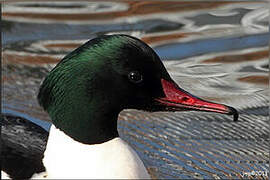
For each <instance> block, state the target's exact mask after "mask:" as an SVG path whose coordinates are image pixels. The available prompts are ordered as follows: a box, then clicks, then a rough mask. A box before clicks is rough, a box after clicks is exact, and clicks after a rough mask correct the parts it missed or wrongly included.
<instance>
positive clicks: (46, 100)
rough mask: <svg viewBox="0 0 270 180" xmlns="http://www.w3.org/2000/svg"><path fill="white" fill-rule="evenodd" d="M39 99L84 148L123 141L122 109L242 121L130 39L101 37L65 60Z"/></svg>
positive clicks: (47, 83) (46, 81)
mask: <svg viewBox="0 0 270 180" xmlns="http://www.w3.org/2000/svg"><path fill="white" fill-rule="evenodd" d="M38 100H39V103H40V105H41V106H42V107H43V108H44V110H45V111H47V112H48V114H49V115H50V117H51V119H52V121H53V124H54V125H55V126H56V127H57V128H59V129H60V130H62V131H64V132H65V133H66V134H67V135H69V136H70V137H72V138H73V139H75V140H77V141H79V142H82V143H85V144H97V143H103V142H106V141H108V140H110V139H113V138H115V137H118V132H117V118H118V114H119V113H120V111H122V110H123V109H138V110H146V111H152V112H153V111H188V110H196V111H209V112H216V113H222V114H228V115H234V120H237V118H238V113H237V111H236V110H235V109H234V108H232V107H229V106H226V105H222V104H217V103H212V102H208V101H204V100H202V99H200V98H198V97H195V96H193V95H191V94H190V93H188V92H186V91H184V90H183V89H181V88H180V87H179V86H178V85H177V84H176V83H175V82H174V81H173V80H172V78H171V77H170V75H169V74H168V72H167V71H166V69H165V67H164V65H163V64H162V62H161V60H160V58H159V57H158V55H157V54H156V53H155V52H154V51H153V49H151V48H150V47H149V46H148V45H147V44H145V43H144V42H142V41H140V40H139V39H137V38H134V37H131V36H127V35H106V36H100V37H98V38H95V39H92V40H90V41H88V42H86V43H85V44H83V45H82V46H80V47H79V48H77V49H76V50H74V51H73V52H71V53H70V54H68V55H67V56H65V57H64V58H63V59H62V60H61V61H60V62H59V63H58V64H57V65H56V66H55V67H54V69H52V71H51V72H50V73H49V74H48V76H47V77H46V78H45V80H44V81H43V83H42V85H41V87H40V90H39V94H38Z"/></svg>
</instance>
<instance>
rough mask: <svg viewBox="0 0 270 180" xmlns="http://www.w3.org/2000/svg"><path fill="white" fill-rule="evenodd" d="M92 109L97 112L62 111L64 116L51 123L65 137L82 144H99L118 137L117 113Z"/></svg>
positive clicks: (54, 119)
mask: <svg viewBox="0 0 270 180" xmlns="http://www.w3.org/2000/svg"><path fill="white" fill-rule="evenodd" d="M82 106H83V105H82ZM93 109H97V110H96V111H94V110H88V111H87V110H83V109H81V111H80V110H77V111H76V112H77V113H76V112H74V111H72V109H64V111H65V112H64V114H65V116H61V117H56V118H53V123H54V125H55V126H56V127H57V128H59V129H60V130H62V131H63V132H64V133H65V134H66V135H68V136H70V137H71V138H73V139H74V140H76V141H78V142H81V143H84V144H100V143H103V142H106V141H109V140H111V139H113V138H115V137H119V135H118V131H117V118H118V112H117V111H112V112H105V111H103V110H102V108H97V107H95V108H93ZM69 112H70V113H69Z"/></svg>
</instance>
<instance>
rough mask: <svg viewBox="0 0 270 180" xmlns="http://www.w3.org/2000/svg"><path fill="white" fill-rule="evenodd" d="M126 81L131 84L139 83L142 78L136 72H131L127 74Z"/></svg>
mask: <svg viewBox="0 0 270 180" xmlns="http://www.w3.org/2000/svg"><path fill="white" fill-rule="evenodd" d="M128 79H129V80H130V81H131V82H133V83H136V84H137V83H140V82H142V81H143V76H142V75H141V74H140V73H139V72H138V71H131V72H130V73H129V74H128Z"/></svg>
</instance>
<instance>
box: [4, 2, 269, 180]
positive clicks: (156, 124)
mask: <svg viewBox="0 0 270 180" xmlns="http://www.w3.org/2000/svg"><path fill="white" fill-rule="evenodd" d="M268 20H269V3H267V2H263V1H256V2H254V1H253V2H252V1H246V2H243V1H241V2H240V1H234V2H231V1H164V0H162V1H161V0H160V1H158V0H157V1H138V0H117V1H103V0H96V1H9V2H5V3H3V4H2V26H1V27H2V89H3V90H2V112H3V113H9V114H13V115H17V116H21V117H25V118H27V119H29V120H31V121H33V122H35V123H37V124H39V125H41V126H43V127H44V128H45V129H48V128H49V126H50V124H49V121H50V119H49V117H48V115H47V114H46V113H45V112H44V111H43V110H42V109H41V108H40V107H39V105H38V103H37V100H36V95H37V92H38V88H39V85H40V83H41V81H42V79H43V78H44V77H45V76H46V74H47V73H48V72H49V71H50V70H51V69H52V68H53V67H54V66H55V65H56V63H57V62H58V61H59V60H60V59H61V58H63V57H64V56H65V55H66V54H67V53H69V52H70V51H72V50H73V49H75V48H76V47H78V46H80V45H81V44H83V43H84V42H86V41H88V40H89V39H91V38H94V37H96V36H98V35H101V34H115V33H123V34H129V35H132V36H136V37H138V38H140V39H142V40H143V41H145V42H146V43H147V44H149V45H150V46H151V47H153V48H154V50H155V51H156V52H157V54H158V55H159V56H160V58H161V59H162V61H163V63H164V65H165V66H166V68H167V70H168V71H169V73H170V74H171V76H172V78H173V79H174V80H175V81H176V82H177V83H178V84H179V85H180V87H182V88H184V89H185V90H187V91H189V92H190V93H192V94H194V95H197V96H199V97H201V98H204V99H207V100H211V101H215V102H219V103H223V104H227V105H230V106H233V107H235V108H237V109H238V110H239V112H240V117H239V122H236V123H235V122H233V121H232V117H229V116H226V115H220V114H213V113H205V112H179V113H147V112H140V111H135V110H125V111H123V112H121V114H120V117H119V121H118V130H119V133H120V136H121V137H122V138H123V139H124V140H126V141H127V142H128V143H129V144H130V145H131V146H132V147H133V148H134V149H135V150H136V151H137V153H138V154H139V156H140V157H141V158H142V159H143V162H144V163H145V165H146V167H147V169H148V170H149V172H150V173H151V175H152V177H154V178H163V179H168V178H182V179H202V178H204V179H214V178H215V179H220V178H221V179H241V178H261V179H264V178H265V179H268V177H269V172H268V168H269V125H268V124H269V106H268V105H269V101H268V100H269V91H268V87H269V61H268V59H269V38H270V34H269V30H268V28H269V23H268Z"/></svg>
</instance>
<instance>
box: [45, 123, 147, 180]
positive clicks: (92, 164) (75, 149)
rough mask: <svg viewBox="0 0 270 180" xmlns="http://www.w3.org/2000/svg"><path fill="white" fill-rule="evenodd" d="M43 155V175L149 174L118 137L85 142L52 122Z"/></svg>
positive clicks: (100, 175)
mask: <svg viewBox="0 0 270 180" xmlns="http://www.w3.org/2000/svg"><path fill="white" fill-rule="evenodd" d="M44 156H45V157H44V159H43V163H44V165H45V167H46V171H47V175H48V176H47V178H53V179H55V178H61V179H67V178H71V179H80V178H88V179H89V178H94V179H99V178H102V179H106V178H109V179H113V178H116V179H119V178H131V179H138V178H144V179H146V178H150V176H149V174H148V173H147V171H146V169H145V167H144V165H143V162H142V161H141V160H140V158H139V157H138V155H137V153H136V152H135V151H134V150H133V149H132V148H131V147H130V146H129V145H128V144H127V143H126V142H125V141H123V140H122V139H120V138H114V139H112V140H110V141H108V142H105V143H102V144H96V145H86V144H82V143H79V142H77V141H74V140H73V139H72V138H70V137H69V136H67V135H66V134H65V133H63V132H62V131H60V130H58V129H57V128H55V127H54V126H52V127H51V130H50V135H49V139H48V144H47V148H46V151H45V154H44Z"/></svg>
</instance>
